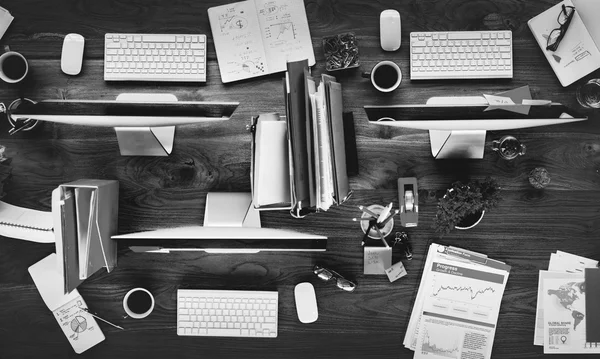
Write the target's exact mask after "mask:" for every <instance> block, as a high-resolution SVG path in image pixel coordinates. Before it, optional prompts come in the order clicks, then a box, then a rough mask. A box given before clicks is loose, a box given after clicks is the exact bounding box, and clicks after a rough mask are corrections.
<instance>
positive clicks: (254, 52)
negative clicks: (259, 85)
mask: <svg viewBox="0 0 600 359" xmlns="http://www.w3.org/2000/svg"><path fill="white" fill-rule="evenodd" d="M208 19H209V21H210V27H211V30H212V34H213V38H214V41H215V50H216V52H217V60H218V61H219V70H220V72H221V80H222V81H223V82H224V83H227V82H232V81H238V80H243V79H248V78H252V77H257V76H262V75H267V74H272V73H276V72H281V71H285V70H286V62H287V61H291V60H299V59H304V58H308V62H309V65H310V66H312V65H314V64H315V54H314V51H313V47H312V41H311V37H310V31H309V28H308V20H307V18H306V9H305V8H304V2H303V1H302V0H274V1H271V0H268V1H267V0H248V1H240V2H236V3H232V4H228V5H222V6H215V7H212V8H209V9H208Z"/></svg>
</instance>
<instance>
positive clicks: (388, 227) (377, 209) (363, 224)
mask: <svg viewBox="0 0 600 359" xmlns="http://www.w3.org/2000/svg"><path fill="white" fill-rule="evenodd" d="M384 208H385V207H383V206H382V205H379V204H373V205H370V206H369V207H367V209H368V210H370V211H371V212H373V213H375V214H380V213H381V211H383V209H384ZM392 213H393V212H392ZM369 217H371V216H370V215H369V214H367V213H363V214H362V216H361V218H369ZM368 227H369V222H367V221H360V228H361V229H362V231H363V233H366V232H367V228H368ZM393 229H394V219H393V218H392V219H390V220H389V221H388V222H387V223H386V224H385V226H383V228H381V229H379V230H380V231H381V234H383V237H384V238H385V237H387V236H389V235H390V233H392V230H393ZM368 237H369V238H371V239H380V238H381V237H380V236H379V233H377V230H375V229H372V228H371V230H370V231H369V234H368Z"/></svg>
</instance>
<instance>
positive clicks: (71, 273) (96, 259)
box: [52, 179, 119, 294]
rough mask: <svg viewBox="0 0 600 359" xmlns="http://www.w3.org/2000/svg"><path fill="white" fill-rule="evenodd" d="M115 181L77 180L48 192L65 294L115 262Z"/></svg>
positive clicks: (116, 190)
mask: <svg viewBox="0 0 600 359" xmlns="http://www.w3.org/2000/svg"><path fill="white" fill-rule="evenodd" d="M118 202H119V183H118V181H114V180H88V179H84V180H79V181H75V182H71V183H67V184H63V185H60V186H59V187H58V188H56V189H55V190H54V191H53V192H52V215H53V220H54V234H55V239H56V254H57V257H58V272H59V274H61V275H62V278H63V279H64V283H63V284H64V292H65V294H67V293H70V292H71V291H73V290H74V289H75V288H77V286H79V284H81V283H82V282H83V281H84V280H85V279H87V278H88V277H90V276H91V275H92V274H94V273H96V272H97V271H98V270H100V269H101V268H106V269H107V271H108V272H110V271H111V270H112V269H113V268H114V267H115V266H116V265H117V245H116V242H114V241H112V240H111V236H112V235H115V234H117V227H118Z"/></svg>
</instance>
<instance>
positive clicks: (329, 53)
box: [323, 32, 360, 71]
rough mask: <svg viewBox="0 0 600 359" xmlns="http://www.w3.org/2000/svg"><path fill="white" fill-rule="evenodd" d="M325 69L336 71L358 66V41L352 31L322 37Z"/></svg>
mask: <svg viewBox="0 0 600 359" xmlns="http://www.w3.org/2000/svg"><path fill="white" fill-rule="evenodd" d="M323 53H324V54H325V69H326V70H327V71H337V70H344V69H353V68H356V67H358V66H360V61H359V57H358V43H357V41H356V37H355V36H354V33H353V32H347V33H344V34H339V35H334V36H327V37H324V38H323Z"/></svg>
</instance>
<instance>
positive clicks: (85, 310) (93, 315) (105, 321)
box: [79, 307, 125, 330]
mask: <svg viewBox="0 0 600 359" xmlns="http://www.w3.org/2000/svg"><path fill="white" fill-rule="evenodd" d="M79 309H81V310H83V311H84V312H86V313H88V314H89V315H91V316H92V317H94V318H96V319H98V320H100V321H103V322H104V323H106V324H108V325H110V326H113V327H115V328H117V329H121V330H125V329H123V327H120V326H118V325H116V324H113V323H111V322H109V321H108V320H106V319H102V318H100V317H99V316H97V315H96V314H94V313H92V312H90V310H89V309H87V308H85V307H79Z"/></svg>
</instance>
